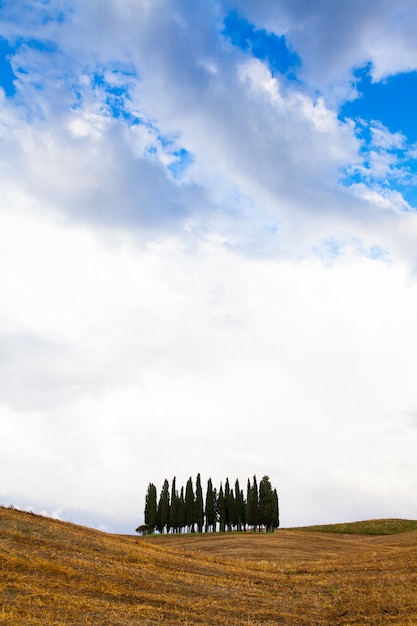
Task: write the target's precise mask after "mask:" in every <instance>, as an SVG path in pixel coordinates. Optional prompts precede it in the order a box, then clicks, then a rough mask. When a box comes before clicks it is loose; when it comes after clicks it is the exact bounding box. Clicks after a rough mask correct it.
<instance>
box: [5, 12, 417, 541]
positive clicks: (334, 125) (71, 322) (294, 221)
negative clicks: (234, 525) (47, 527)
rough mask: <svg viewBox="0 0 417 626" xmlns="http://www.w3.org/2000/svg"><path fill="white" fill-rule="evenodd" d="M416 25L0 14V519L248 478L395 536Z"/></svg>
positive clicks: (415, 232)
mask: <svg viewBox="0 0 417 626" xmlns="http://www.w3.org/2000/svg"><path fill="white" fill-rule="evenodd" d="M416 27H417V6H416V5H415V3H414V2H413V1H411V0H395V1H394V0H392V1H391V0H389V1H387V2H385V3H383V4H381V3H380V2H379V0H369V1H368V2H367V3H363V2H360V1H359V0H349V1H347V0H340V2H337V3H334V2H332V1H330V0H320V1H317V3H306V2H303V1H302V0H291V1H290V0H276V1H274V2H271V1H270V0H258V1H257V2H256V3H255V2H250V1H248V0H235V1H233V2H232V1H229V0H213V1H211V2H203V1H200V0H196V2H193V3H189V2H187V1H186V0H172V2H169V3H168V2H164V1H163V0H155V1H153V2H148V1H147V0H135V1H134V2H130V3H120V2H118V1H116V0H107V1H106V2H105V3H103V2H99V1H98V0H97V1H96V0H91V2H88V3H86V2H84V1H82V0H65V1H63V0H50V1H48V2H32V1H31V2H29V1H28V2H26V1H22V2H20V3H15V2H13V1H11V0H4V1H3V2H2V3H1V4H0V185H1V197H2V202H1V206H0V267H1V268H2V269H1V271H0V293H1V295H2V303H3V304H2V310H1V311H0V374H1V376H0V435H1V436H0V442H2V443H1V444H0V446H1V449H0V459H1V461H0V476H2V482H0V503H3V504H5V505H9V504H13V505H15V506H20V507H22V508H32V509H34V510H37V511H45V512H46V513H47V514H50V515H56V516H59V517H61V518H63V519H71V520H72V521H75V522H79V523H84V524H88V525H92V526H95V527H100V528H106V529H110V530H114V531H122V532H129V531H131V530H132V529H134V528H136V526H137V525H138V523H140V522H141V516H142V511H143V505H144V501H143V498H144V494H145V491H146V487H147V484H148V482H150V481H152V482H155V483H157V484H159V483H160V484H162V482H163V480H164V479H165V478H168V479H170V478H172V477H173V476H174V475H176V476H177V480H178V482H179V483H185V482H186V480H187V479H188V477H189V476H190V475H196V474H197V473H198V472H200V473H201V475H202V478H203V480H206V479H208V478H209V477H211V478H212V479H213V480H214V481H215V482H217V483H218V482H219V481H220V480H224V479H225V477H226V476H229V477H236V476H238V477H239V478H240V479H241V480H242V481H244V480H246V478H247V476H249V475H252V474H254V473H256V474H257V475H258V476H259V477H261V476H262V475H263V474H265V473H266V474H268V475H269V476H270V477H271V480H272V482H273V484H274V485H276V486H277V488H278V491H279V494H280V501H281V508H282V510H281V519H282V524H283V525H284V526H290V525H298V524H300V525H304V524H309V523H321V522H323V523H324V522H337V521H349V520H353V519H365V518H370V517H372V518H376V517H413V518H416V516H417V511H416V510H415V506H414V504H413V502H414V493H415V491H416V488H417V484H416V480H417V479H416V476H417V472H416V470H417V463H416V460H415V445H416V443H417V441H416V438H417V432H416V427H417V421H416V416H417V406H416V403H415V368H416V365H415V354H416V352H417V345H416V344H417V338H416V335H415V330H414V326H415V318H416V314H417V310H416V309H417V284H416V268H417V253H416V250H417V248H416V237H417V215H416V211H417V193H416V188H417V187H416V173H417V170H416V159H417V134H416V128H417V126H416V124H415V113H414V109H415V99H416V95H417V48H416V43H415V30H416Z"/></svg>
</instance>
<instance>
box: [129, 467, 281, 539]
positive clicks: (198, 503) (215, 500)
mask: <svg viewBox="0 0 417 626" xmlns="http://www.w3.org/2000/svg"><path fill="white" fill-rule="evenodd" d="M144 517H145V524H144V525H143V526H139V527H138V528H137V529H136V531H137V532H140V533H148V532H150V533H152V532H154V531H155V530H157V531H158V532H160V533H170V532H173V533H181V532H184V531H185V532H196V530H197V532H200V533H201V532H203V530H204V531H205V532H216V531H217V530H218V531H220V532H225V531H232V530H236V531H242V530H244V531H246V530H247V529H251V530H253V531H257V530H261V529H265V530H266V531H267V532H268V531H273V530H274V529H275V528H278V527H279V505H278V494H277V490H276V489H273V488H272V485H271V481H270V479H269V477H268V476H264V477H263V478H262V480H261V482H260V483H259V487H258V482H257V480H256V476H254V477H253V480H252V481H251V480H250V479H248V482H247V489H246V497H245V495H244V493H243V490H242V489H241V488H240V485H239V480H237V479H236V481H235V483H234V488H231V487H230V483H229V479H228V478H226V481H225V483H224V487H223V484H222V483H220V487H219V489H216V488H214V487H213V483H212V481H211V478H209V480H208V481H207V490H206V497H205V500H204V499H203V490H202V487H201V477H200V474H198V476H197V479H196V484H195V490H194V485H193V481H192V478H191V477H190V478H189V479H188V481H187V484H186V486H185V489H184V487H181V488H180V489H179V490H178V488H177V484H176V479H175V478H174V479H173V480H172V483H171V488H170V485H169V482H168V480H165V481H164V484H163V485H162V490H161V493H160V495H159V498H158V493H157V489H156V487H155V485H154V484H153V483H149V485H148V489H147V492H146V498H145V515H144Z"/></svg>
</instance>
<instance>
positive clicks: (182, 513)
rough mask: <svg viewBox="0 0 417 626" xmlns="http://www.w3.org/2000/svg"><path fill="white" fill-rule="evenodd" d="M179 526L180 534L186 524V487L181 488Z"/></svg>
mask: <svg viewBox="0 0 417 626" xmlns="http://www.w3.org/2000/svg"><path fill="white" fill-rule="evenodd" d="M178 509H179V514H178V524H179V531H180V533H181V532H182V531H183V530H184V528H185V524H186V521H185V520H186V515H185V498H184V487H181V492H180V498H179V502H178Z"/></svg>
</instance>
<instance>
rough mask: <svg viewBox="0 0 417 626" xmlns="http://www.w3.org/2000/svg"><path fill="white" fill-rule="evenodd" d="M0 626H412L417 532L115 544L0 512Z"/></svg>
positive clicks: (122, 539)
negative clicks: (354, 625)
mask: <svg viewBox="0 0 417 626" xmlns="http://www.w3.org/2000/svg"><path fill="white" fill-rule="evenodd" d="M0 531H1V532H0V567H1V574H2V575H1V578H0V598H1V601H0V602H1V603H0V624H10V626H20V625H22V626H32V625H35V624H36V625H40V624H42V625H45V624H48V626H49V625H51V626H55V625H56V626H57V625H58V624H59V625H64V624H68V625H70V624H71V625H72V626H74V625H80V626H81V625H84V624H85V625H94V626H104V625H106V626H108V625H113V624H114V625H129V626H130V625H135V624H138V625H139V624H140V625H144V626H146V625H151V624H170V625H172V626H175V625H176V624H178V625H181V626H185V625H187V624H188V625H191V624H204V625H213V626H221V625H235V624H246V625H249V626H250V625H252V626H255V625H261V624H263V625H265V626H268V625H270V626H272V625H274V626H275V625H278V624H285V625H291V626H293V625H305V626H314V625H324V624H328V625H332V626H334V625H346V626H348V625H353V624H361V625H362V624H380V625H381V626H382V625H386V624H397V625H406V624H407V625H410V626H411V625H415V624H417V532H415V531H413V532H405V533H400V534H395V535H385V536H375V535H374V536H369V535H367V536H364V535H356V534H337V533H334V532H332V533H328V532H320V531H315V532H311V530H302V531H301V530H280V531H278V532H277V533H275V534H271V535H268V534H252V533H241V534H210V535H198V534H194V535H193V534H191V535H178V536H173V535H170V536H149V537H143V538H141V537H136V536H118V535H110V534H106V533H102V532H99V531H95V530H91V529H88V528H84V527H80V526H76V525H74V524H68V523H64V522H59V521H56V520H51V519H48V518H44V517H41V516H37V515H32V514H29V513H24V512H21V511H16V510H9V509H0Z"/></svg>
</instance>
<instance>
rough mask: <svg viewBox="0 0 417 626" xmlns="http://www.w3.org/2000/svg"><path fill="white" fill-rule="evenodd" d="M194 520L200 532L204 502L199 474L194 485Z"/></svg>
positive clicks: (201, 529)
mask: <svg viewBox="0 0 417 626" xmlns="http://www.w3.org/2000/svg"><path fill="white" fill-rule="evenodd" d="M194 522H195V523H196V524H197V529H198V532H199V533H202V532H203V524H204V502H203V490H202V488H201V477H200V474H198V475H197V480H196V486H195V502H194Z"/></svg>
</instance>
